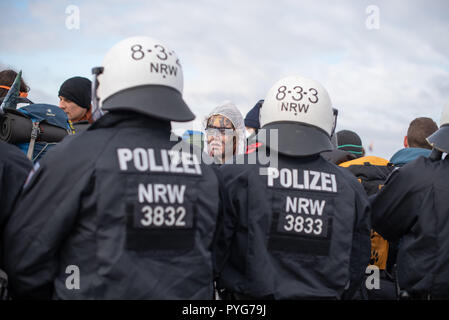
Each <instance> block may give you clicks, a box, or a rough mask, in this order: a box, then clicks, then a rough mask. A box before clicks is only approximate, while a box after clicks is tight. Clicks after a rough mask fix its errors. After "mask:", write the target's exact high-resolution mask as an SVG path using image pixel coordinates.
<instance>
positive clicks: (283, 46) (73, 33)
mask: <svg viewBox="0 0 449 320" xmlns="http://www.w3.org/2000/svg"><path fill="white" fill-rule="evenodd" d="M70 5H75V6H77V8H78V9H79V13H80V24H79V29H76V28H75V29H69V28H67V26H66V22H67V21H73V20H68V18H70V17H69V16H70V13H66V10H67V7H68V6H70ZM370 5H371V6H375V7H374V11H373V9H371V8H369V6H370ZM377 10H378V11H377ZM0 12H1V13H2V18H1V19H0V37H1V39H2V41H1V43H0V67H1V68H2V69H3V68H5V67H11V68H13V69H15V70H23V77H24V79H25V81H27V83H28V85H29V86H30V87H31V91H30V95H29V97H30V99H31V100H33V101H34V102H46V103H52V104H57V103H58V98H57V93H58V89H59V86H60V85H61V83H62V82H63V81H64V80H65V79H67V78H69V77H72V76H85V77H89V78H91V74H90V72H91V68H92V67H94V66H98V65H101V63H102V60H103V57H104V55H105V53H106V52H107V51H108V50H109V49H110V48H111V47H112V46H113V45H114V43H116V42H118V41H120V40H122V39H124V38H126V37H129V36H134V35H147V36H150V37H153V38H156V39H159V40H161V41H162V42H164V43H165V44H167V45H168V46H169V47H171V48H172V49H174V50H175V51H176V52H177V54H178V56H179V57H180V60H181V63H182V65H183V70H184V97H185V100H186V102H187V103H188V105H189V106H190V107H191V109H192V110H193V112H194V113H195V114H196V115H197V120H195V128H199V126H200V123H201V121H202V119H203V118H204V116H205V115H207V113H208V112H209V111H211V110H212V109H213V108H214V107H215V106H217V105H219V104H220V103H221V102H222V101H224V100H231V101H233V102H234V103H235V104H236V105H237V106H238V107H239V109H240V110H241V112H242V114H243V116H245V114H246V113H247V112H248V111H249V109H250V108H251V107H252V106H253V105H254V104H255V103H256V102H257V101H258V100H259V99H261V98H264V97H265V95H266V93H267V91H268V89H269V88H270V87H271V86H272V85H273V84H274V83H275V82H276V81H277V80H279V79H280V78H282V77H284V76H288V75H301V76H304V77H309V78H312V79H314V80H316V81H318V82H320V83H322V84H323V85H324V87H325V88H326V89H327V90H328V92H329V94H330V97H331V100H332V102H333V105H334V106H335V107H337V108H338V109H339V120H338V126H337V130H341V129H349V130H354V131H356V132H357V133H359V134H360V136H361V137H362V141H363V143H364V145H365V147H366V148H367V147H368V145H369V144H370V143H372V144H373V147H374V150H373V152H371V154H375V155H379V156H382V157H386V158H390V157H391V155H392V154H393V153H394V152H395V151H396V150H398V149H400V148H401V147H402V141H403V137H404V135H405V134H406V131H407V128H408V124H409V123H410V121H411V120H413V119H414V118H416V117H419V116H427V117H431V118H433V119H434V120H435V121H436V122H437V123H439V120H440V114H441V110H442V108H443V106H444V105H445V104H446V103H447V102H448V101H449V41H448V39H449V38H448V37H449V1H447V0H441V1H436V0H427V1H418V0H416V1H319V0H317V1H282V0H281V1H262V0H258V1H255V0H252V1H245V0H241V1H222V0H221V1H215V0H207V1H206V0H204V1H174V0H165V1H118V0H115V1H63V0H62V1H61V0H58V1H56V0H54V1H2V2H1V3H0ZM377 13H378V18H379V19H378V20H376V17H377ZM377 27H378V28H377ZM190 125H191V124H190ZM175 128H178V129H180V128H183V129H184V128H187V124H182V125H179V124H176V125H175Z"/></svg>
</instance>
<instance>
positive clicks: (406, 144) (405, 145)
mask: <svg viewBox="0 0 449 320" xmlns="http://www.w3.org/2000/svg"><path fill="white" fill-rule="evenodd" d="M404 148H408V139H407V136H405V137H404Z"/></svg>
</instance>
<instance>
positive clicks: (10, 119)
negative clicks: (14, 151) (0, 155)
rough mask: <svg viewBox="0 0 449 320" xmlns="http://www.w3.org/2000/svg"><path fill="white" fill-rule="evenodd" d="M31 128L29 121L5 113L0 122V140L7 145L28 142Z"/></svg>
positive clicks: (23, 117)
mask: <svg viewBox="0 0 449 320" xmlns="http://www.w3.org/2000/svg"><path fill="white" fill-rule="evenodd" d="M32 126H33V123H32V121H31V119H29V118H27V117H25V116H24V115H22V116H21V115H18V114H13V113H9V112H6V113H5V114H4V115H3V116H2V118H1V120H0V139H1V140H3V141H6V142H8V143H21V142H29V141H30V139H31V129H32Z"/></svg>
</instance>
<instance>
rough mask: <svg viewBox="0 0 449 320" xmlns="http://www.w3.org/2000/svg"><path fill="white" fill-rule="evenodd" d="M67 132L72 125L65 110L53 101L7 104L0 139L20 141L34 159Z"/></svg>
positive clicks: (24, 150) (31, 158)
mask: <svg viewBox="0 0 449 320" xmlns="http://www.w3.org/2000/svg"><path fill="white" fill-rule="evenodd" d="M68 134H72V129H71V126H70V123H69V120H68V118H67V115H66V113H65V112H64V111H63V110H61V109H60V108H59V107H57V106H54V105H50V104H30V105H27V106H25V107H22V108H19V109H13V108H5V109H4V114H3V116H2V118H1V120H0V139H1V140H4V141H6V142H9V143H12V144H15V145H17V146H18V147H19V148H20V149H21V150H22V151H23V152H24V153H25V154H26V155H27V157H28V158H29V159H30V160H32V161H33V162H36V161H39V160H40V158H41V157H42V156H43V155H44V154H45V153H46V152H47V151H48V150H49V149H51V148H52V147H53V146H54V145H55V144H56V143H58V142H60V141H61V140H62V139H63V138H64V137H65V136H66V135H68Z"/></svg>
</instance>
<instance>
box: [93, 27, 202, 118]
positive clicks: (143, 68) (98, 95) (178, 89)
mask: <svg viewBox="0 0 449 320" xmlns="http://www.w3.org/2000/svg"><path fill="white" fill-rule="evenodd" d="M92 72H93V73H94V74H97V78H96V79H95V80H98V82H97V81H93V83H94V84H93V86H94V87H93V93H94V96H93V99H94V103H95V102H96V101H98V104H99V107H101V109H103V110H109V111H110V110H121V109H123V110H133V111H136V112H140V113H143V114H147V115H150V116H153V117H156V118H159V119H164V120H172V121H181V122H182V121H190V120H193V119H195V115H194V114H193V113H192V112H191V111H190V109H189V107H188V106H187V105H186V103H185V102H184V100H183V99H182V90H183V73H182V67H181V64H180V62H179V59H178V57H177V55H176V53H175V52H174V51H173V50H171V49H170V48H169V47H167V46H166V45H164V44H163V43H162V42H160V41H158V40H156V39H153V38H150V37H145V36H137V37H131V38H127V39H124V40H122V41H120V42H119V43H117V44H116V45H114V46H113V47H112V48H111V49H110V50H109V51H108V53H107V54H106V56H105V58H104V60H103V65H102V67H100V68H94V69H92ZM97 85H98V88H97Z"/></svg>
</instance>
